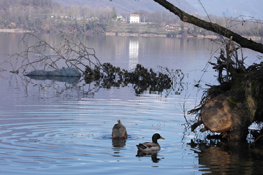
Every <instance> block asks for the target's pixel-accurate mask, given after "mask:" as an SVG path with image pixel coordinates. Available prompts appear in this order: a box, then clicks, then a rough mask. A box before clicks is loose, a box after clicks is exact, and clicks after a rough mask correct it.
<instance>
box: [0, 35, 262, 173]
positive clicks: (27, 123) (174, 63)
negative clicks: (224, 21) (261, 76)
mask: <svg viewBox="0 0 263 175" xmlns="http://www.w3.org/2000/svg"><path fill="white" fill-rule="evenodd" d="M21 37H22V35H20V34H0V38H1V42H0V63H2V62H3V61H4V60H5V59H7V58H8V54H12V53H16V52H19V51H20V50H23V47H20V48H18V47H17V43H18V41H19V40H20V39H21ZM41 37H42V38H44V39H45V40H46V41H48V42H50V43H51V44H56V43H58V42H59V37H54V36H49V35H43V36H41ZM82 40H83V42H84V43H85V44H86V45H87V46H88V47H92V48H95V50H96V54H97V57H98V58H99V59H100V60H101V61H102V62H110V63H112V64H114V65H115V66H121V68H125V69H129V70H132V69H133V68H134V66H135V65H136V64H137V63H139V64H142V65H143V66H145V67H147V68H153V69H155V70H158V68H157V66H164V67H168V68H170V69H181V70H182V71H183V72H184V74H185V78H184V80H183V83H182V84H180V85H178V86H177V87H176V88H178V89H177V90H176V92H175V91H172V92H168V91H166V92H163V93H151V94H149V93H148V92H145V93H144V94H141V95H135V92H134V90H133V87H132V85H130V86H128V87H123V88H111V89H103V88H101V89H96V90H93V89H92V88H93V86H92V84H90V85H87V84H85V83H84V82H83V81H82V82H79V83H77V84H70V83H65V82H58V81H53V80H31V79H29V78H27V77H24V76H23V75H21V74H11V73H9V71H10V70H12V67H11V66H10V65H9V64H5V63H2V64H1V67H0V84H1V91H0V97H1V101H0V173H1V174H145V172H147V173H146V174H150V173H151V174H157V173H164V174H204V173H211V172H212V173H216V174H221V173H224V174H232V173H237V172H240V171H242V172H248V173H249V172H250V173H251V172H254V169H260V171H261V167H262V165H261V163H257V164H254V162H256V161H257V159H255V160H254V159H252V158H251V160H250V161H251V162H252V163H251V164H248V163H243V164H240V163H241V162H244V161H243V160H247V159H246V157H244V156H239V158H240V157H241V158H240V162H239V161H238V160H236V159H233V155H231V154H230V153H229V152H227V151H224V150H223V149H221V148H217V147H210V148H209V149H206V150H204V151H201V149H197V148H191V147H190V146H189V145H188V143H190V141H191V139H192V138H199V137H200V138H202V137H203V135H202V134H199V133H191V132H190V130H189V128H188V127H187V126H186V125H185V123H186V120H185V118H184V115H183V104H184V103H185V104H186V110H190V109H192V108H193V107H194V106H195V105H196V104H198V102H199V100H200V96H201V95H202V92H199V91H198V90H197V89H196V88H194V84H195V83H196V82H197V81H198V80H200V78H202V81H201V84H202V86H204V84H205V83H208V84H216V80H215V78H214V75H215V72H214V71H213V70H211V68H208V69H206V71H207V73H206V74H205V75H203V72H202V71H201V70H203V69H204V67H205V65H206V63H207V61H208V60H209V59H210V58H211V49H216V46H214V45H213V43H212V42H210V41H208V40H180V39H171V38H136V37H84V38H82ZM28 42H29V43H32V42H34V41H33V40H29V41H28ZM245 54H247V55H249V56H253V59H252V60H249V61H251V62H252V61H254V60H256V58H255V55H256V54H254V53H252V52H249V51H246V52H245ZM212 59H213V58H212ZM178 92H179V93H180V95H179V94H178ZM167 94H169V95H167ZM193 118H194V116H187V119H188V120H190V119H193ZM118 119H120V120H121V121H122V123H123V124H124V125H125V126H126V128H127V131H128V139H127V140H126V142H122V143H119V144H120V145H121V146H117V147H116V145H115V143H113V142H112V140H111V129H112V127H113V125H114V124H115V123H116V122H117V120H118ZM156 132H158V133H160V134H161V135H162V136H163V137H164V138H165V140H161V141H159V143H160V145H161V147H162V149H161V150H160V151H159V152H158V154H157V156H150V155H149V156H145V157H140V156H137V148H136V144H138V143H140V142H144V141H150V140H151V136H152V135H153V134H154V133H156ZM216 155H220V156H216ZM234 156H235V155H234ZM252 174H253V173H252Z"/></svg>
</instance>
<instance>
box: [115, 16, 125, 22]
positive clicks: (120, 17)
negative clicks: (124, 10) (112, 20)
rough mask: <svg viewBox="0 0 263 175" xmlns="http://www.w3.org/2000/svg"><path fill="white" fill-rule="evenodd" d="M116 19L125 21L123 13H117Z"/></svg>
mask: <svg viewBox="0 0 263 175" xmlns="http://www.w3.org/2000/svg"><path fill="white" fill-rule="evenodd" d="M116 20H117V21H125V20H124V18H123V17H122V16H121V15H117V17H116Z"/></svg>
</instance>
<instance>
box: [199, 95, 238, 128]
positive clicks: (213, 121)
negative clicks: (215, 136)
mask: <svg viewBox="0 0 263 175" xmlns="http://www.w3.org/2000/svg"><path fill="white" fill-rule="evenodd" d="M201 119H202V121H203V124H204V125H205V127H206V128H207V129H209V130H211V131H213V132H224V131H228V130H230V129H231V126H232V124H233V121H232V117H231V112H230V107H229V103H228V102H227V98H226V97H223V96H220V97H216V98H212V99H210V100H208V101H207V102H206V103H205V105H204V106H203V107H202V109H201Z"/></svg>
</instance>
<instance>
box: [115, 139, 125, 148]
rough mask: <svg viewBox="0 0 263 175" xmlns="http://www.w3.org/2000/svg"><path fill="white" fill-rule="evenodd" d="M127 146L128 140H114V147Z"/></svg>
mask: <svg viewBox="0 0 263 175" xmlns="http://www.w3.org/2000/svg"><path fill="white" fill-rule="evenodd" d="M125 144H126V139H124V138H114V139H112V146H114V147H124V146H125Z"/></svg>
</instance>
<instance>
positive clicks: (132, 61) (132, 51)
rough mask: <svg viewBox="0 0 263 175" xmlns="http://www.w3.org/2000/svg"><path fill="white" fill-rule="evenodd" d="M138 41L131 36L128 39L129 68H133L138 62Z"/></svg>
mask: <svg viewBox="0 0 263 175" xmlns="http://www.w3.org/2000/svg"><path fill="white" fill-rule="evenodd" d="M138 56H139V41H138V38H131V40H130V41H129V70H133V69H135V67H136V65H137V64H138V58H139V57H138Z"/></svg>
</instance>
